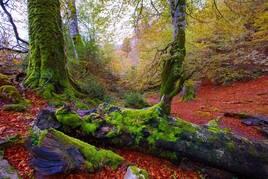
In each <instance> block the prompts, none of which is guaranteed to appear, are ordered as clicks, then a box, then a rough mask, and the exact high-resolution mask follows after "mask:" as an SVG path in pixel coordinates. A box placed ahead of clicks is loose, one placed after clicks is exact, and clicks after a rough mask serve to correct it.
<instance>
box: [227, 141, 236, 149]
mask: <svg viewBox="0 0 268 179" xmlns="http://www.w3.org/2000/svg"><path fill="white" fill-rule="evenodd" d="M226 146H227V149H228V150H230V151H232V150H234V149H235V145H234V143H233V142H232V141H230V142H227V144H226Z"/></svg>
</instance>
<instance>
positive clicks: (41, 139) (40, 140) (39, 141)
mask: <svg viewBox="0 0 268 179" xmlns="http://www.w3.org/2000/svg"><path fill="white" fill-rule="evenodd" d="M47 132H48V131H47V130H43V131H41V133H40V134H39V138H38V143H37V145H38V146H40V145H41V144H42V141H43V139H44V137H45V136H46V135H47Z"/></svg>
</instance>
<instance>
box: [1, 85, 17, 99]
mask: <svg viewBox="0 0 268 179" xmlns="http://www.w3.org/2000/svg"><path fill="white" fill-rule="evenodd" d="M0 98H1V99H4V100H8V101H11V102H13V103H19V102H20V101H22V97H21V95H20V93H19V91H18V90H17V88H15V87H14V86H12V85H3V86H1V87H0Z"/></svg>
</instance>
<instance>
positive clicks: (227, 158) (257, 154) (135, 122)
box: [36, 104, 268, 178]
mask: <svg viewBox="0 0 268 179" xmlns="http://www.w3.org/2000/svg"><path fill="white" fill-rule="evenodd" d="M43 113H44V114H45V116H44V117H43V115H41V114H42V113H41V114H40V115H39V116H38V118H37V122H36V124H37V126H38V127H40V128H43V129H44V128H46V124H45V123H44V121H46V119H47V114H53V115H55V116H54V117H53V115H51V118H50V120H49V121H50V122H48V123H47V127H52V126H51V119H52V118H53V120H54V122H55V121H56V123H58V124H60V126H59V125H58V124H57V125H54V126H55V127H56V126H57V128H58V130H61V131H63V132H65V133H66V134H68V135H71V136H73V137H76V138H79V139H82V140H84V141H87V142H91V143H94V144H102V145H103V144H105V145H113V146H115V147H119V148H121V147H128V148H132V149H136V150H139V151H143V152H147V153H151V154H154V155H157V156H159V157H163V158H166V159H168V160H171V161H172V162H174V163H179V162H180V160H182V159H183V158H189V159H190V160H195V161H199V162H202V163H205V164H208V165H211V166H213V167H218V168H220V169H225V170H228V171H230V172H233V173H236V174H238V175H240V176H246V177H259V178H266V177H267V176H268V170H267V169H268V153H267V151H268V145H267V143H264V142H261V141H260V142H254V141H250V140H248V139H246V138H243V137H240V136H237V135H235V134H233V133H231V132H228V130H227V129H221V128H220V127H219V126H218V125H217V123H216V122H215V121H210V122H209V123H208V125H205V126H198V125H194V124H191V123H188V122H186V121H183V120H181V119H176V118H172V117H165V116H164V115H162V114H161V113H162V111H161V104H158V105H155V106H153V107H151V108H148V109H142V110H131V109H120V108H118V107H116V106H111V105H108V104H102V105H100V106H99V107H98V108H96V109H94V110H91V111H88V112H86V111H83V115H85V116H83V117H77V115H78V114H77V113H74V111H72V110H70V109H64V108H60V109H57V110H56V111H55V110H53V109H52V110H50V112H43ZM80 114H82V113H80ZM42 121H43V122H42Z"/></svg>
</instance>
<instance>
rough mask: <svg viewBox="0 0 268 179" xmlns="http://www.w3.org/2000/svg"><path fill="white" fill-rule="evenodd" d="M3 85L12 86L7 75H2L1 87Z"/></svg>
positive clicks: (0, 78) (0, 75)
mask: <svg viewBox="0 0 268 179" xmlns="http://www.w3.org/2000/svg"><path fill="white" fill-rule="evenodd" d="M3 85H11V83H10V80H9V78H8V76H7V75H4V74H2V73H0V86H3Z"/></svg>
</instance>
